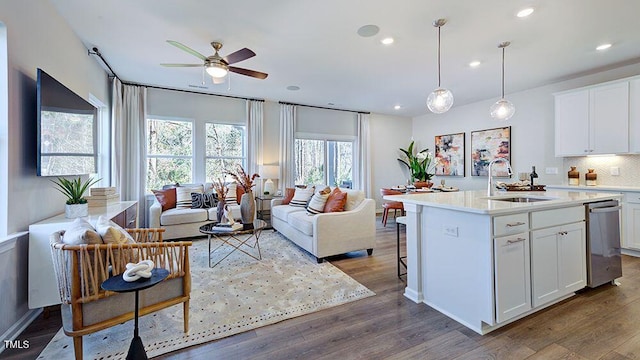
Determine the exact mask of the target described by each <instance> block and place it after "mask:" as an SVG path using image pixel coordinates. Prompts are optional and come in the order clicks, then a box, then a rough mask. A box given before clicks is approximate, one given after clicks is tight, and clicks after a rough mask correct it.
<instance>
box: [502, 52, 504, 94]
mask: <svg viewBox="0 0 640 360" xmlns="http://www.w3.org/2000/svg"><path fill="white" fill-rule="evenodd" d="M502 98H503V99H504V47H503V48H502Z"/></svg>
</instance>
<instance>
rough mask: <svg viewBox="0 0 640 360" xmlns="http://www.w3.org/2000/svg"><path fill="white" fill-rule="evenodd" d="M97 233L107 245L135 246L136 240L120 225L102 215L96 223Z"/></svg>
mask: <svg viewBox="0 0 640 360" xmlns="http://www.w3.org/2000/svg"><path fill="white" fill-rule="evenodd" d="M96 231H97V232H98V234H100V236H102V241H103V242H104V243H105V244H134V243H135V240H133V237H132V236H131V234H129V233H128V232H127V231H126V230H125V229H123V228H122V227H121V226H120V225H118V224H116V223H114V222H113V221H111V220H109V219H108V218H107V217H104V216H102V215H100V217H99V218H98V221H97V222H96Z"/></svg>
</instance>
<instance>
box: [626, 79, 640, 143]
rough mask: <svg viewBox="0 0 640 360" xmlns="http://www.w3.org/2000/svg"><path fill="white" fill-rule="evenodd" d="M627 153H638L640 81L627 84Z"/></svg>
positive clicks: (639, 136)
mask: <svg viewBox="0 0 640 360" xmlns="http://www.w3.org/2000/svg"><path fill="white" fill-rule="evenodd" d="M629 151H630V152H633V153H640V79H634V80H631V81H630V82H629Z"/></svg>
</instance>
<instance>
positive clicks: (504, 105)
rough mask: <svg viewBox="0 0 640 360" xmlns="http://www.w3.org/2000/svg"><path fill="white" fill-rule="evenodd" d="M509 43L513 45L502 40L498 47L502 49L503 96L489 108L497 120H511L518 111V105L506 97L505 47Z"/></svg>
mask: <svg viewBox="0 0 640 360" xmlns="http://www.w3.org/2000/svg"><path fill="white" fill-rule="evenodd" d="M509 45H511V43H510V42H509V41H505V42H502V43H500V44H499V45H498V48H500V49H502V97H500V100H498V101H496V103H495V104H493V105H491V107H490V108H489V113H490V114H491V118H493V119H494V120H497V121H506V120H509V119H511V117H512V116H513V114H515V112H516V107H515V106H514V105H513V104H512V103H511V102H510V101H508V100H507V99H505V98H504V49H505V48H506V47H507V46H509Z"/></svg>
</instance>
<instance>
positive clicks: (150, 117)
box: [144, 114, 196, 193]
mask: <svg viewBox="0 0 640 360" xmlns="http://www.w3.org/2000/svg"><path fill="white" fill-rule="evenodd" d="M149 120H160V121H175V122H186V123H189V124H191V155H166V154H153V155H152V154H149V151H148V146H149ZM144 128H145V134H144V135H145V144H144V147H145V163H144V164H145V188H148V186H149V184H147V178H148V176H149V167H148V164H149V159H151V158H154V159H190V160H191V174H190V177H191V179H190V180H189V183H192V182H193V180H194V178H195V167H196V166H195V162H196V122H195V121H194V119H189V118H182V117H177V116H159V115H151V114H147V116H146V118H145V122H144ZM150 190H151V189H150V188H148V189H147V192H149V191H150ZM149 193H150V192H149Z"/></svg>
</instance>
